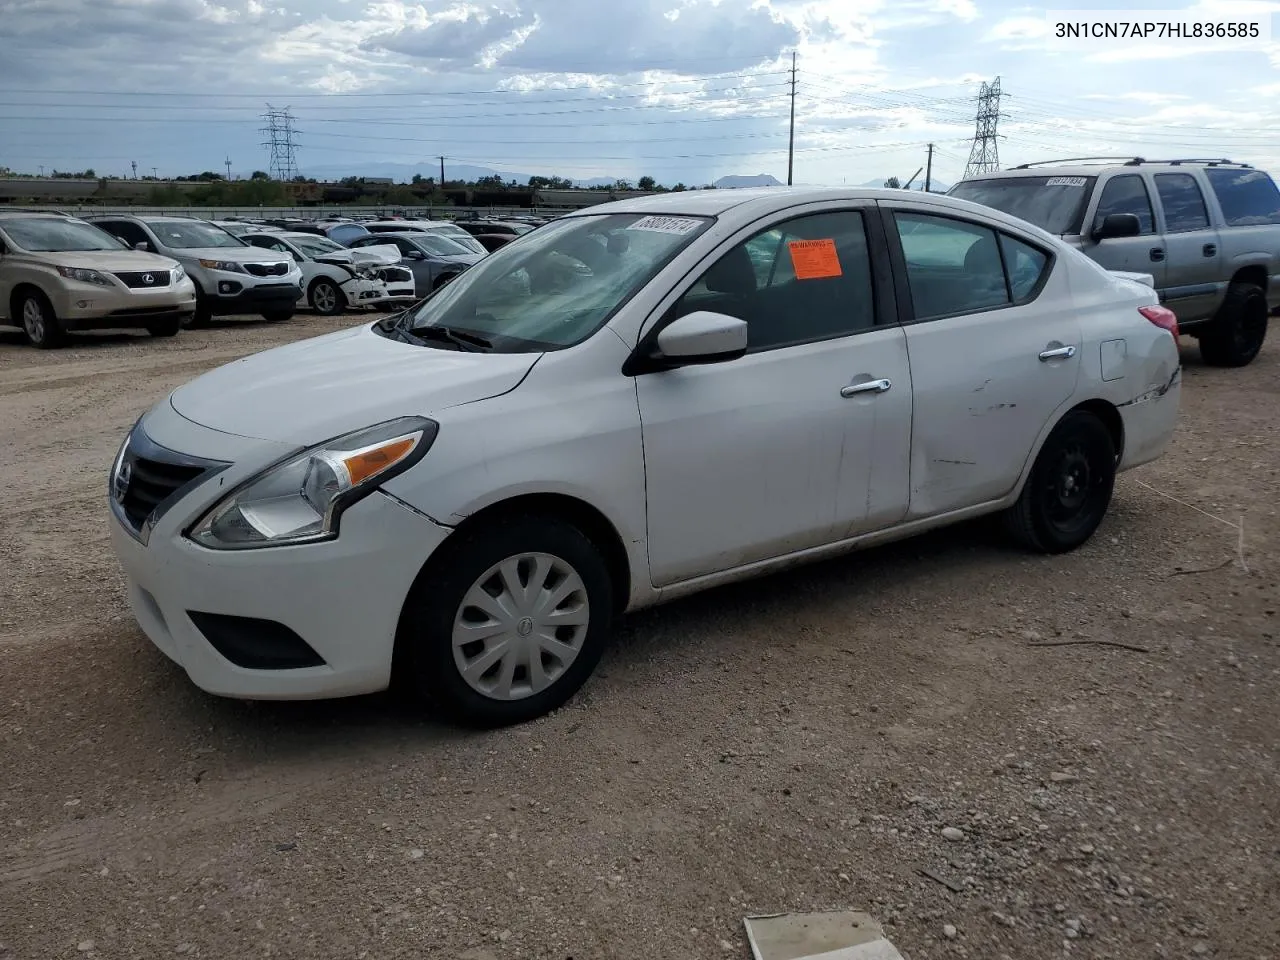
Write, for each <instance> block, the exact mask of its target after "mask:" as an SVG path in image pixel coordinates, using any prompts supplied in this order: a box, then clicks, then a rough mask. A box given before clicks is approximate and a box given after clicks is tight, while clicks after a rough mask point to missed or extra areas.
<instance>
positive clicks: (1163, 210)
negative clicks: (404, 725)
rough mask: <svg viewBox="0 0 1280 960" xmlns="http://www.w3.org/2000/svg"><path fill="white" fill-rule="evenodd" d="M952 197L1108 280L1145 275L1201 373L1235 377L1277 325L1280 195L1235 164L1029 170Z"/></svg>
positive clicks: (973, 183)
mask: <svg viewBox="0 0 1280 960" xmlns="http://www.w3.org/2000/svg"><path fill="white" fill-rule="evenodd" d="M948 194H949V195H950V196H953V197H958V198H960V199H962V200H971V201H974V202H976V203H980V204H983V205H985V206H988V207H994V208H995V209H997V210H1000V211H1002V212H1003V213H1007V214H1011V215H1012V216H1015V217H1021V218H1022V219H1023V220H1027V221H1029V222H1031V223H1033V224H1035V225H1036V226H1038V227H1040V228H1041V229H1043V230H1047V231H1048V232H1049V233H1053V234H1057V235H1059V236H1061V237H1063V238H1064V239H1066V240H1067V241H1069V242H1070V243H1072V244H1074V245H1075V246H1076V247H1078V248H1079V249H1080V250H1081V251H1082V252H1083V253H1084V254H1085V255H1087V256H1088V257H1090V258H1091V259H1093V260H1096V261H1097V262H1098V263H1100V264H1101V265H1102V266H1104V267H1106V268H1107V269H1109V270H1125V271H1130V272H1133V273H1144V274H1147V275H1149V276H1150V277H1151V278H1152V281H1153V283H1154V286H1155V288H1156V290H1157V291H1158V292H1159V294H1160V300H1161V302H1163V303H1164V304H1165V306H1167V307H1168V308H1169V309H1171V310H1172V311H1173V312H1174V313H1175V314H1177V316H1178V325H1179V328H1180V329H1181V331H1182V332H1183V333H1185V334H1187V335H1188V336H1192V337H1196V338H1197V339H1199V341H1200V353H1201V355H1202V356H1203V357H1204V360H1205V362H1206V363H1210V364H1213V365H1215V366H1224V367H1242V366H1244V365H1246V364H1248V363H1250V362H1251V361H1252V360H1253V358H1254V357H1256V356H1257V355H1258V351H1259V350H1260V349H1261V348H1262V343H1263V340H1265V339H1266V335H1267V317H1268V315H1274V314H1277V313H1280V190H1277V189H1276V185H1275V182H1274V181H1273V180H1272V179H1271V177H1270V176H1268V175H1267V174H1266V173H1264V172H1263V171H1261V170H1256V169H1254V168H1253V167H1250V166H1248V165H1247V164H1243V163H1233V162H1231V161H1230V160H1166V161H1150V160H1144V159H1142V158H1141V157H1133V158H1129V159H1123V158H1121V159H1117V158H1107V157H1103V158H1087V157H1086V158H1081V159H1077V160H1055V161H1049V162H1045V163H1024V164H1022V165H1021V166H1017V167H1014V168H1012V169H1009V170H1001V171H999V172H996V173H984V174H980V175H978V176H975V177H974V178H972V179H969V180H962V181H961V182H960V183H958V184H956V185H955V186H954V187H952V188H951V189H950V190H949V191H948Z"/></svg>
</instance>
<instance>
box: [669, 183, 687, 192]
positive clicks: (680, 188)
mask: <svg viewBox="0 0 1280 960" xmlns="http://www.w3.org/2000/svg"><path fill="white" fill-rule="evenodd" d="M687 189H689V188H688V187H686V186H685V185H684V184H683V183H677V184H676V185H675V186H674V187H672V188H671V192H672V193H684V192H685V190H687Z"/></svg>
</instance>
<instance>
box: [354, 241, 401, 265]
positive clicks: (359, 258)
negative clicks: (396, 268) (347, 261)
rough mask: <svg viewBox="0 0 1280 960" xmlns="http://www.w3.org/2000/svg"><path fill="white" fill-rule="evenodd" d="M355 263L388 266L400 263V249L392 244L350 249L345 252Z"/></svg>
mask: <svg viewBox="0 0 1280 960" xmlns="http://www.w3.org/2000/svg"><path fill="white" fill-rule="evenodd" d="M347 252H348V253H349V254H351V258H352V259H353V260H354V261H355V262H356V263H366V264H377V265H378V266H390V265H391V264H393V263H399V262H400V248H399V247H397V246H396V245H395V244H394V243H386V244H382V243H380V244H377V245H370V246H367V247H351V248H350V249H348V251H347Z"/></svg>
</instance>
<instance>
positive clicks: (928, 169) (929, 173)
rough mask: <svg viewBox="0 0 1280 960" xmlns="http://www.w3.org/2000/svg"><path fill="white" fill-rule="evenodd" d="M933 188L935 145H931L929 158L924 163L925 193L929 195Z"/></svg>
mask: <svg viewBox="0 0 1280 960" xmlns="http://www.w3.org/2000/svg"><path fill="white" fill-rule="evenodd" d="M932 186H933V144H932V143H931V144H929V158H928V159H927V160H926V161H925V163H924V192H925V193H929V192H930V188H931V187H932Z"/></svg>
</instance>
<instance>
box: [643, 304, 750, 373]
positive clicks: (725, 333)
mask: <svg viewBox="0 0 1280 960" xmlns="http://www.w3.org/2000/svg"><path fill="white" fill-rule="evenodd" d="M746 352H747V323H746V321H745V320H739V319H738V318H737V317H731V316H729V315H728V314H724V313H712V312H711V311H710V310H695V311H694V312H693V313H686V314H685V315H684V316H683V317H680V318H679V319H677V320H673V321H671V323H669V324H667V326H665V327H664V328H663V329H662V332H661V333H659V334H658V337H657V342H656V344H655V345H654V349H653V350H652V351H651V352H650V354H649V356H648V357H642V356H639V355H637V356H634V357H633V358H632V360H631V361H628V363H627V364H626V365H625V366H624V367H623V368H622V372H623V373H624V374H626V375H628V376H634V375H636V374H640V373H652V372H655V371H658V370H671V369H674V368H676V367H684V366H690V365H693V364H706V363H724V362H726V361H728V360H736V359H738V358H739V357H741V356H742V355H743V354H745V353H746Z"/></svg>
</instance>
